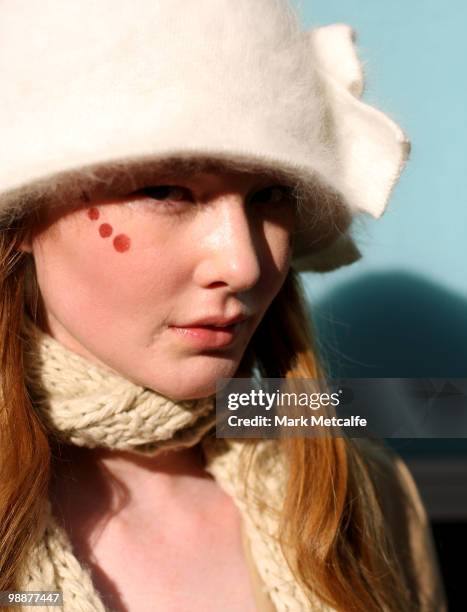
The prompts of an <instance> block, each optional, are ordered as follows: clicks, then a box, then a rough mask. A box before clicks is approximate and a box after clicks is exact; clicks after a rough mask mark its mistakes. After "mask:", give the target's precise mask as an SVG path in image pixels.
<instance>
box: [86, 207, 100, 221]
mask: <svg viewBox="0 0 467 612" xmlns="http://www.w3.org/2000/svg"><path fill="white" fill-rule="evenodd" d="M88 217H89V218H90V219H91V221H96V220H97V219H99V211H98V210H97V208H94V207H93V208H89V209H88Z"/></svg>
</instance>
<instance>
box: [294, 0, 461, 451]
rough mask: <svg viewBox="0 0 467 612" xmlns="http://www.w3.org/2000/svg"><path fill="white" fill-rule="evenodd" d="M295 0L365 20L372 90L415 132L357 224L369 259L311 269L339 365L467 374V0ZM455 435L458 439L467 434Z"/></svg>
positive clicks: (322, 327) (331, 356)
mask: <svg viewBox="0 0 467 612" xmlns="http://www.w3.org/2000/svg"><path fill="white" fill-rule="evenodd" d="M295 5H296V6H297V8H298V10H299V12H300V14H301V16H302V21H303V23H304V24H305V26H307V27H311V26H319V25H327V24H330V23H337V22H344V23H348V24H349V25H351V26H352V27H353V28H354V29H355V30H356V32H357V46H358V49H359V55H360V58H361V60H362V61H363V62H364V65H365V74H366V92H365V95H364V99H365V100H366V101H367V102H369V103H371V104H374V105H376V106H378V107H379V108H380V109H381V110H384V111H385V112H386V113H388V114H389V115H390V116H391V117H392V118H393V119H395V120H396V121H397V122H398V123H399V124H400V125H401V127H402V128H403V129H404V131H405V132H406V133H407V134H408V135H409V138H410V139H411V141H412V153H411V159H410V161H409V163H408V165H407V167H406V170H405V171H404V173H403V176H402V178H401V181H400V183H399V184H398V186H397V187H396V190H395V191H394V194H393V198H392V200H391V202H390V205H389V207H388V210H387V211H386V213H385V214H384V216H383V217H382V218H381V219H379V220H377V221H376V220H373V219H371V218H370V217H369V216H365V217H364V218H363V224H362V225H360V223H359V224H358V226H356V232H355V236H356V238H357V242H358V244H359V247H360V249H361V251H362V253H363V256H364V257H363V259H362V260H361V261H360V262H358V263H356V264H353V265H352V266H349V267H347V268H343V269H341V270H339V271H336V272H333V273H331V274H324V275H319V274H309V273H307V274H304V276H303V278H304V280H305V285H306V289H307V294H308V298H309V301H310V308H311V313H312V317H313V319H314V321H315V325H316V327H317V331H318V336H319V339H320V344H321V348H322V350H323V351H324V353H325V355H326V356H327V358H328V360H329V361H330V364H331V370H332V371H333V373H335V375H336V376H341V375H342V376H344V375H350V376H356V377H359V376H361V377H365V376H367V377H378V376H383V377H384V376H387V377H397V376H401V377H404V376H407V377H456V376H458V377H467V278H466V277H467V273H466V261H467V240H466V232H467V185H466V181H465V177H466V176H467V151H466V148H467V121H466V120H465V117H464V115H465V112H466V102H465V98H466V89H467V79H466V76H465V58H466V57H467V37H465V35H464V34H465V32H464V30H465V23H466V20H467V4H466V3H464V2H461V0H451V2H450V3H449V10H447V9H446V6H445V5H442V4H441V3H439V1H438V0H411V1H410V2H407V1H406V0H392V1H391V2H374V1H373V0H352V1H351V2H350V1H349V0H347V1H346V0H321V1H320V2H309V1H308V0H295ZM446 442H447V441H445V443H446ZM454 442H456V441H454V440H453V441H452V444H450V445H449V448H450V449H453V448H456V447H459V443H464V442H467V440H457V444H456V443H454ZM445 443H444V445H443V447H444V448H446V444H445ZM460 446H462V444H460ZM430 448H432V449H433V448H434V446H433V441H432V442H431V446H430ZM463 448H467V445H465V444H464V445H463Z"/></svg>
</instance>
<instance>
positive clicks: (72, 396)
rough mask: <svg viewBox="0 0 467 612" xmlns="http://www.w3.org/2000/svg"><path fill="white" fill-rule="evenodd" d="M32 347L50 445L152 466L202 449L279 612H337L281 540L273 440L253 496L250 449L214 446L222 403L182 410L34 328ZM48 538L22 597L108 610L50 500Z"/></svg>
mask: <svg viewBox="0 0 467 612" xmlns="http://www.w3.org/2000/svg"><path fill="white" fill-rule="evenodd" d="M24 341H25V370H26V383H27V386H28V390H29V392H30V394H31V397H32V400H33V406H34V409H35V411H36V412H37V414H38V416H39V418H40V419H41V421H42V422H43V424H44V425H45V427H46V428H47V430H48V432H49V433H50V436H55V437H56V438H57V439H58V440H60V441H63V442H65V443H72V444H75V445H79V446H86V447H89V448H93V447H107V448H113V449H120V450H127V451H132V452H135V453H139V454H143V455H151V456H154V455H156V454H157V453H159V452H161V451H162V450H164V449H181V448H184V447H185V448H186V447H190V446H193V445H195V444H197V443H198V442H200V444H201V447H202V450H203V453H204V456H205V459H206V470H207V471H208V472H209V473H210V474H211V475H212V476H213V477H214V478H215V480H216V481H217V483H218V485H219V486H220V487H221V488H222V489H223V490H224V491H225V492H226V493H227V494H228V495H230V496H231V497H232V499H233V501H234V503H235V504H236V506H237V508H238V509H239V511H240V514H241V517H242V520H243V525H244V528H245V533H246V535H247V538H248V541H249V544H250V550H251V554H252V559H253V562H254V564H255V566H256V569H257V571H258V574H259V576H260V577H261V578H262V580H263V582H264V588H265V591H266V592H267V593H268V594H269V597H270V599H271V601H272V602H273V604H274V606H275V608H276V610H277V611H278V612H291V611H294V612H295V611H297V612H298V611H300V610H304V611H305V610H310V611H315V610H326V611H329V610H330V609H329V608H328V607H325V606H323V604H321V603H320V602H319V601H316V602H313V603H311V602H310V601H309V599H308V598H307V597H306V596H305V594H304V592H303V590H302V589H301V587H300V586H299V585H298V584H297V582H296V580H295V578H294V577H293V575H292V573H291V572H290V570H289V568H288V565H287V563H286V561H285V558H284V555H283V553H282V551H281V548H280V546H279V544H278V542H277V540H276V538H275V537H274V536H275V534H276V533H277V519H278V510H279V509H280V502H281V499H282V497H281V496H282V494H283V490H284V483H285V477H286V474H285V469H284V462H283V461H282V460H281V458H280V454H279V450H278V446H277V444H275V441H274V440H262V441H260V442H258V444H259V447H258V452H257V455H256V456H257V461H256V463H255V464H254V465H255V470H254V472H253V478H252V480H248V487H245V481H244V479H243V478H242V475H241V474H242V471H241V465H240V463H241V462H240V455H241V450H242V447H243V446H244V441H241V440H238V439H236V440H233V439H230V440H226V439H216V438H215V437H214V435H213V432H212V428H213V426H214V425H215V410H214V397H209V398H205V399H201V400H190V401H174V400H171V399H169V398H168V397H165V396H163V395H161V394H159V393H157V392H155V391H153V390H150V389H147V388H144V387H141V386H138V385H137V384H134V383H133V382H130V381H128V380H126V379H125V378H123V377H121V376H119V375H117V374H115V373H113V372H111V371H110V370H107V369H106V368H104V367H103V366H102V367H101V366H97V365H95V364H94V363H91V362H90V361H88V360H87V359H84V358H83V357H81V356H79V355H77V354H76V353H74V352H72V351H70V350H68V349H67V348H66V347H64V346H63V345H62V344H61V343H59V342H57V341H56V340H54V339H53V338H52V337H51V336H50V335H48V334H46V333H43V332H42V331H41V330H40V329H39V328H38V327H36V326H35V325H34V324H33V323H32V322H31V321H30V320H29V319H28V318H26V319H25V323H24ZM248 488H249V489H252V488H253V489H254V493H255V499H261V500H262V501H263V502H266V510H265V507H264V506H263V507H262V508H261V509H260V506H259V505H258V504H255V503H254V502H253V501H252V499H251V498H250V496H248V497H247V492H246V489H248ZM268 509H269V511H268ZM42 533H43V535H42V539H41V540H40V541H39V543H38V544H37V545H36V547H35V549H34V550H33V551H32V554H31V555H30V556H29V557H28V562H27V566H26V568H25V570H24V577H23V578H22V579H21V588H22V589H24V590H55V591H62V593H63V602H64V603H63V608H62V609H63V610H65V611H66V612H105V611H106V610H108V609H107V608H106V607H105V605H104V603H103V601H102V599H101V597H100V595H99V593H98V592H97V590H96V588H95V587H94V585H93V582H92V579H91V573H90V571H89V569H88V568H87V567H85V566H83V565H81V564H80V562H79V561H78V559H77V558H76V557H75V555H74V553H73V549H72V544H71V541H70V539H69V537H68V535H67V533H66V532H65V530H64V529H63V528H62V527H61V526H60V525H59V523H58V521H57V520H56V518H55V517H54V516H53V513H52V506H51V503H50V501H49V500H47V503H46V504H45V506H44V513H43V531H42ZM47 609H49V608H47ZM55 610H57V607H50V611H51V612H53V611H55Z"/></svg>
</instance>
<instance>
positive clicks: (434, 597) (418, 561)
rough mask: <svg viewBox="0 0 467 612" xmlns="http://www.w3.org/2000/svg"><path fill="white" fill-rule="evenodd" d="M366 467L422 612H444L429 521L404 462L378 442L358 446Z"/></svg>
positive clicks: (365, 440)
mask: <svg viewBox="0 0 467 612" xmlns="http://www.w3.org/2000/svg"><path fill="white" fill-rule="evenodd" d="M357 444H358V446H359V448H360V450H361V452H362V454H363V457H364V459H365V460H366V463H367V465H368V467H369V474H370V478H371V480H372V482H373V485H374V488H375V491H376V495H377V496H378V501H379V504H380V507H381V510H382V513H383V516H384V519H385V521H386V524H387V527H388V530H389V535H390V536H392V539H393V542H394V544H395V548H396V553H397V555H398V559H399V561H400V563H401V564H402V565H403V567H404V570H405V572H406V575H407V577H408V580H409V582H410V583H411V584H412V585H413V589H414V591H415V592H416V593H417V594H418V597H419V598H420V602H421V606H420V610H421V611H423V612H443V611H445V610H446V609H447V606H446V599H445V593H444V587H443V582H442V578H441V573H440V569H439V563H438V558H437V553H436V548H435V544H434V540H433V534H432V531H431V526H430V521H429V518H428V515H427V512H426V509H425V506H424V504H423V502H422V499H421V496H420V493H419V491H418V489H417V485H416V484H415V481H414V479H413V476H412V474H411V473H410V470H409V468H408V467H407V464H406V463H405V461H404V460H403V459H402V457H400V455H398V454H397V453H396V452H395V451H394V450H392V449H390V448H389V447H387V446H384V445H383V444H382V443H380V442H374V441H372V440H370V439H364V438H360V439H358V442H357Z"/></svg>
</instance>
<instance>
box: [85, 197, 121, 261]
mask: <svg viewBox="0 0 467 612" xmlns="http://www.w3.org/2000/svg"><path fill="white" fill-rule="evenodd" d="M106 212H107V213H108V211H106ZM106 216H107V217H108V218H107V219H106ZM87 217H88V219H89V220H90V221H91V225H92V226H93V229H94V230H95V231H96V235H99V237H100V238H102V239H103V240H107V241H108V243H109V247H111V248H113V249H114V250H115V251H116V252H117V253H126V252H127V251H129V250H130V249H131V237H130V236H129V235H128V233H126V231H121V229H122V228H121V227H120V228H119V227H118V226H119V225H120V226H124V223H122V222H120V223H118V221H117V223H115V222H114V221H112V219H111V217H112V215H111V214H107V215H105V212H104V215H102V214H101V211H100V210H99V208H97V207H95V206H91V207H90V208H88V209H87ZM110 221H112V222H110ZM114 225H116V229H115V228H114Z"/></svg>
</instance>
